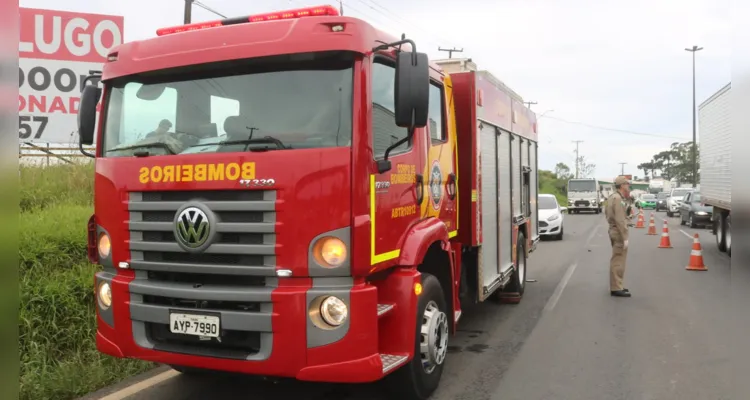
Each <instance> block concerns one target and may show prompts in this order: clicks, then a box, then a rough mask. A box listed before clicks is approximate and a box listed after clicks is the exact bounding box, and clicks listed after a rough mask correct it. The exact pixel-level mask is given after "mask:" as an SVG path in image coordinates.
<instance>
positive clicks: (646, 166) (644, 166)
mask: <svg viewBox="0 0 750 400" xmlns="http://www.w3.org/2000/svg"><path fill="white" fill-rule="evenodd" d="M657 167H658V166H657V164H656V163H655V162H654V160H653V159H652V160H651V161H649V162H645V163H640V164H638V169H641V170H643V175H644V176H645V177H646V179H649V177H653V176H655V175H654V171H655V170H657V169H658V168H657Z"/></svg>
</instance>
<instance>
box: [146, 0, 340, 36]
mask: <svg viewBox="0 0 750 400" xmlns="http://www.w3.org/2000/svg"><path fill="white" fill-rule="evenodd" d="M337 15H339V11H338V10H337V9H336V7H333V6H331V5H327V6H317V7H308V8H298V9H295V10H286V11H278V12H273V13H267V14H258V15H249V16H246V17H236V18H227V19H222V20H216V21H208V22H196V23H194V24H187V25H179V26H172V27H168V28H161V29H157V31H156V35H157V36H164V35H169V34H172V33H179V32H188V31H195V30H198V29H206V28H216V27H219V26H227V25H237V24H246V23H250V22H263V21H277V20H281V19H293V18H303V17H321V16H337Z"/></svg>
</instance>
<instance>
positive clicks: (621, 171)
mask: <svg viewBox="0 0 750 400" xmlns="http://www.w3.org/2000/svg"><path fill="white" fill-rule="evenodd" d="M619 164H620V175H625V164H627V163H626V162H621V163H619Z"/></svg>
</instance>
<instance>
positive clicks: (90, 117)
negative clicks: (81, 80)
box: [78, 85, 102, 146]
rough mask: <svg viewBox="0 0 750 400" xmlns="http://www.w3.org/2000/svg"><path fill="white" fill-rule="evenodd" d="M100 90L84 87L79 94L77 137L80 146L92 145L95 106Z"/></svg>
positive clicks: (92, 86) (100, 93)
mask: <svg viewBox="0 0 750 400" xmlns="http://www.w3.org/2000/svg"><path fill="white" fill-rule="evenodd" d="M101 95H102V89H101V88H98V87H97V86H95V85H86V86H84V88H83V91H82V93H81V105H80V107H79V109H78V136H79V139H80V144H81V145H82V146H83V145H92V144H94V127H95V126H96V105H97V103H99V97H101Z"/></svg>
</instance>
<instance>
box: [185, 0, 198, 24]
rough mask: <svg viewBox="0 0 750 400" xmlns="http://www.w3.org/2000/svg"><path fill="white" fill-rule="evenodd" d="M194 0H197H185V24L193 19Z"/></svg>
mask: <svg viewBox="0 0 750 400" xmlns="http://www.w3.org/2000/svg"><path fill="white" fill-rule="evenodd" d="M193 1H195V0H185V16H184V18H183V23H184V24H185V25H187V24H189V23H190V20H191V19H192V11H193Z"/></svg>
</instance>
